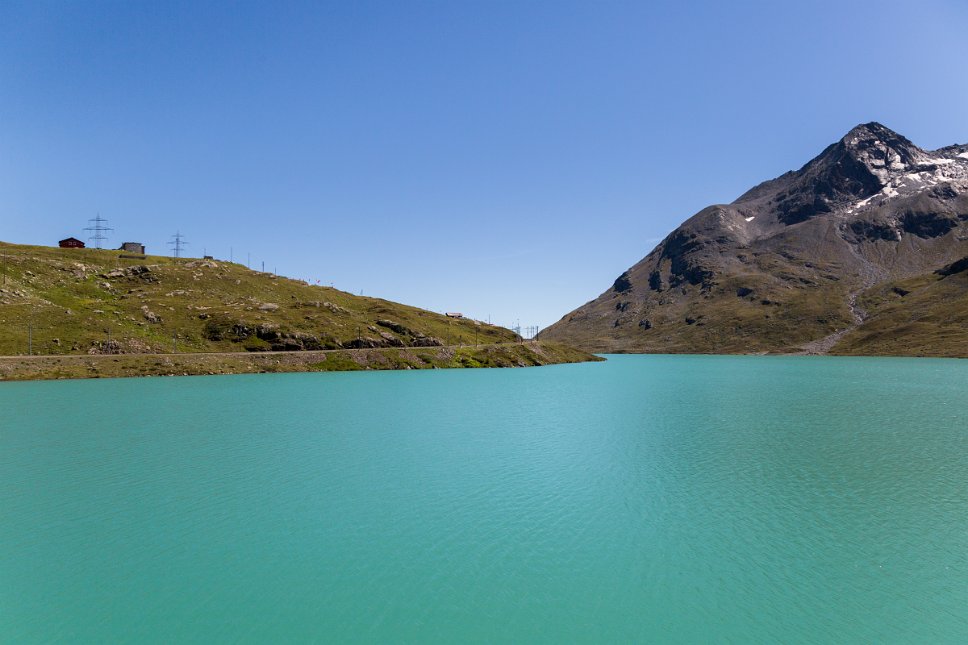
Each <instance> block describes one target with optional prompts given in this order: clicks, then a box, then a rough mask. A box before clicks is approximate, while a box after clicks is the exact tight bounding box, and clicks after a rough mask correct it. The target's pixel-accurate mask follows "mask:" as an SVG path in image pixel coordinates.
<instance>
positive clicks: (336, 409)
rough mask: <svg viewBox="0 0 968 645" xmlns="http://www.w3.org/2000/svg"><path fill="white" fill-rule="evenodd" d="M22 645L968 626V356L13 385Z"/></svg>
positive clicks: (835, 633)
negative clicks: (42, 644) (41, 644)
mask: <svg viewBox="0 0 968 645" xmlns="http://www.w3.org/2000/svg"><path fill="white" fill-rule="evenodd" d="M0 415H2V416H0V642H49V641H59V642H72V643H74V642H111V643H116V642H184V641H192V642H239V641H242V642H279V641H284V642H312V641H315V642H334V641H335V642H346V641H371V642H372V641H381V642H387V641H395V642H398V641H407V642H465V641H516V642H574V641H585V642H593V641H594V642H629V641H639V642H641V641H649V642H681V643H706V642H744V643H745V642H780V641H782V642H804V643H817V642H836V643H854V642H856V643H863V642H879V643H884V642H898V643H942V642H951V643H964V642H968V361H956V360H933V359H855V358H812V357H698V356H613V357H609V361H608V362H607V363H597V364H582V365H563V366H554V367H543V368H531V369H514V370H435V371H421V372H367V373H340V374H279V375H254V376H216V377H183V378H153V379H128V380H92V381H74V382H44V383H5V384H0Z"/></svg>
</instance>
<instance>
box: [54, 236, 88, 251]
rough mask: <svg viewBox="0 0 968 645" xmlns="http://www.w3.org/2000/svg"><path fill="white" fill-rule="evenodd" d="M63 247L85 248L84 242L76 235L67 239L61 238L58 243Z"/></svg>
mask: <svg viewBox="0 0 968 645" xmlns="http://www.w3.org/2000/svg"><path fill="white" fill-rule="evenodd" d="M57 244H58V245H59V246H60V247H61V248H62V249H83V248H84V242H82V241H80V240H79V239H77V238H76V237H69V238H67V239H66V240H61V241H60V242H58V243H57Z"/></svg>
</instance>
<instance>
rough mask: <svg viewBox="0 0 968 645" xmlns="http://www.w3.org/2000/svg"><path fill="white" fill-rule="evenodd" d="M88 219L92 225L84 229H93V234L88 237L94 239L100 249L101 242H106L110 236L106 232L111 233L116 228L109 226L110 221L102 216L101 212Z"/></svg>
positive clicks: (95, 244)
mask: <svg viewBox="0 0 968 645" xmlns="http://www.w3.org/2000/svg"><path fill="white" fill-rule="evenodd" d="M87 221H88V223H90V224H91V225H90V226H88V227H86V228H85V229H84V230H85V231H91V232H92V233H93V235H92V236H91V237H89V238H87V239H89V240H94V248H96V249H99V248H101V242H104V241H105V240H107V239H108V236H107V235H105V233H110V232H111V231H113V230H114V229H113V228H110V227H109V226H107V223H108V221H107V220H106V219H104V218H103V217H101V214H100V213H98V214H97V217H95V218H94V219H89V220H87Z"/></svg>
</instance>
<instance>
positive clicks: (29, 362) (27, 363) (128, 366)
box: [0, 341, 604, 381]
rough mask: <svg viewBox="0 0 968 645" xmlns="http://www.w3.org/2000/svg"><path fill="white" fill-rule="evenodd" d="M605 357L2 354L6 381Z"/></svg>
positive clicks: (522, 349)
mask: <svg viewBox="0 0 968 645" xmlns="http://www.w3.org/2000/svg"><path fill="white" fill-rule="evenodd" d="M600 360H604V359H602V358H600V357H597V356H594V355H592V354H588V353H586V352H583V351H580V350H577V349H573V348H571V347H567V346H565V345H559V344H558V343H548V342H543V341H524V342H519V343H498V344H490V345H462V346H461V345H451V346H444V347H392V348H386V347H381V348H373V349H331V350H319V351H296V352H197V353H183V354H58V355H33V356H0V381H36V380H54V379H82V378H118V377H134V376H198V375H213V374H255V373H275V372H337V371H357V370H408V369H446V368H477V367H531V366H540V365H554V364H560V363H579V362H586V361H600Z"/></svg>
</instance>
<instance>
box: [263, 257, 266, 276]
mask: <svg viewBox="0 0 968 645" xmlns="http://www.w3.org/2000/svg"><path fill="white" fill-rule="evenodd" d="M262 272H263V273H265V272H266V261H265V260H263V261H262Z"/></svg>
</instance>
